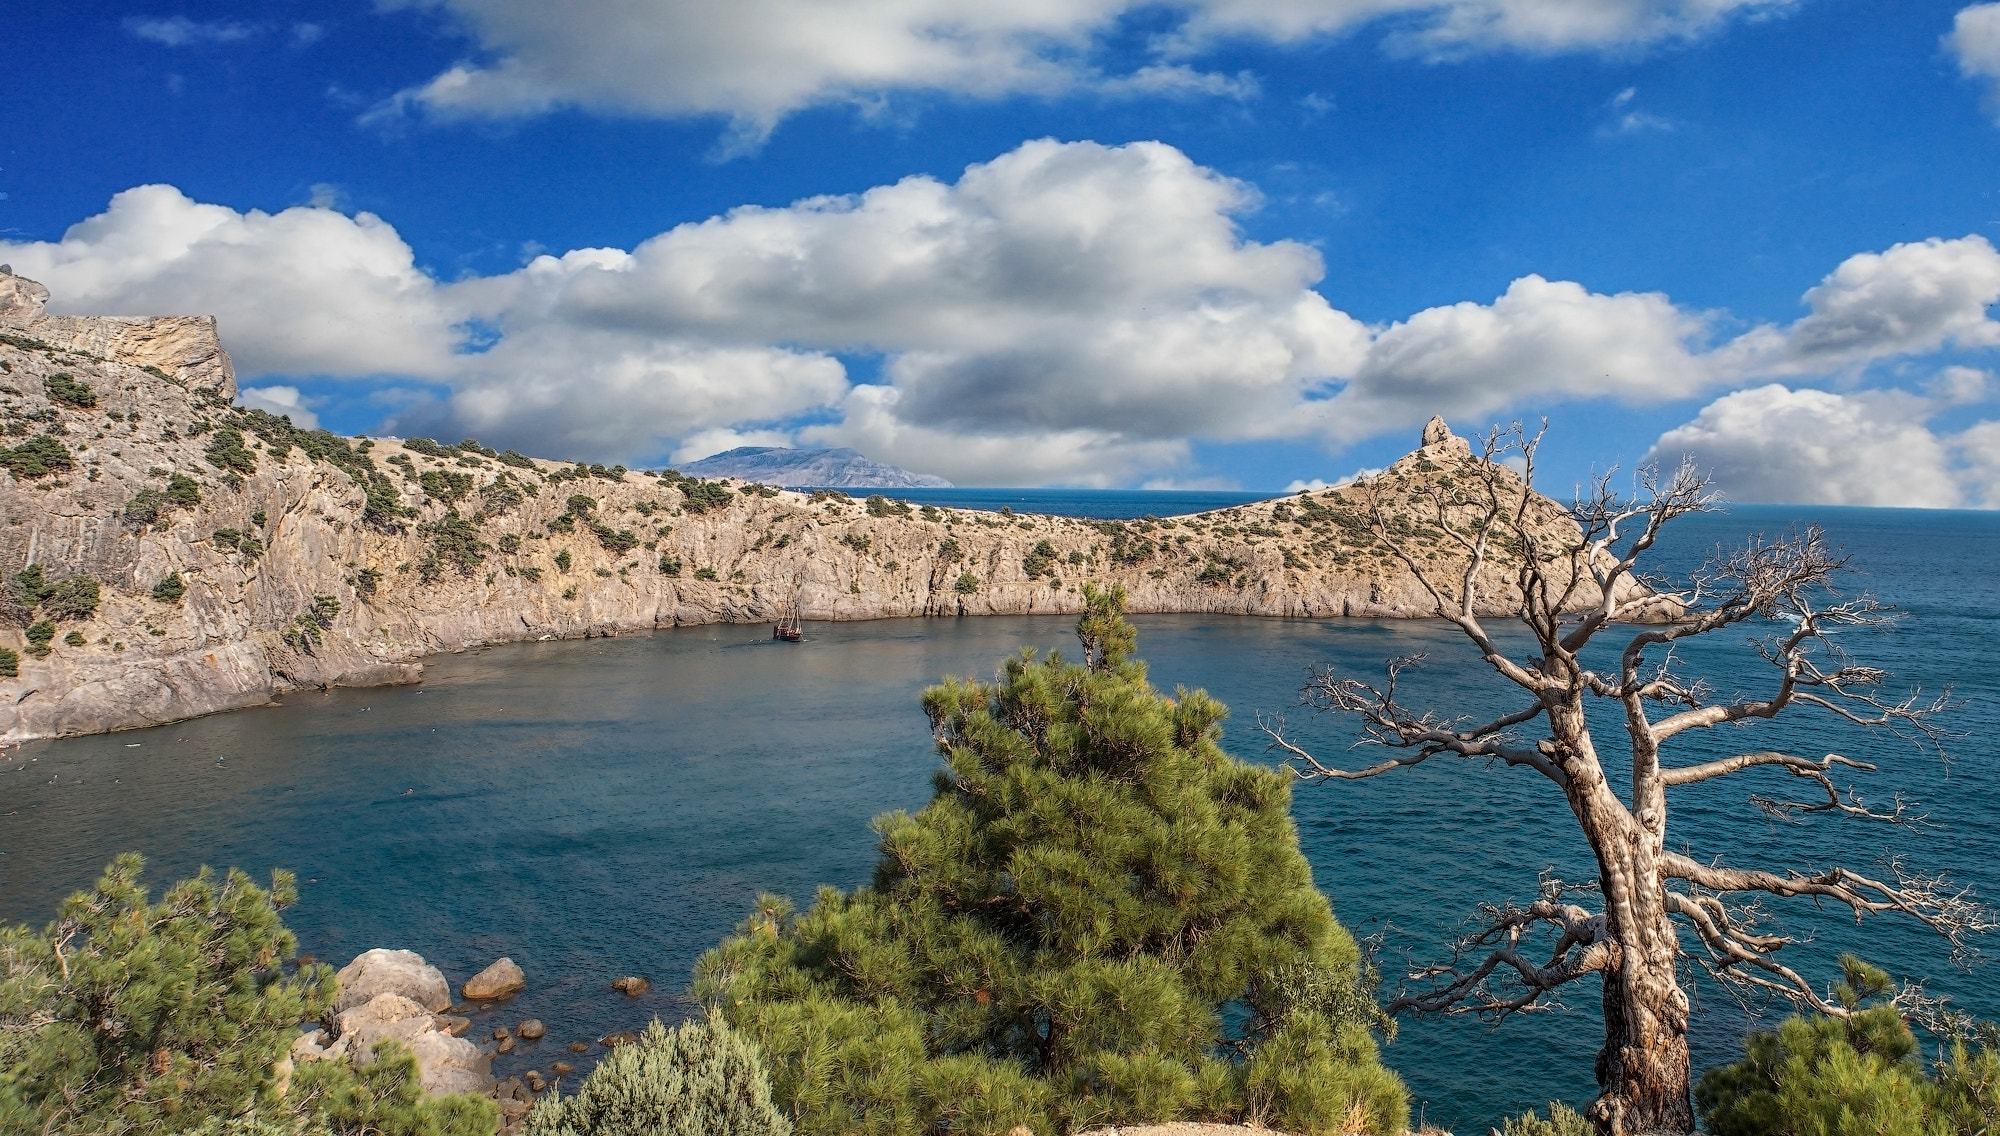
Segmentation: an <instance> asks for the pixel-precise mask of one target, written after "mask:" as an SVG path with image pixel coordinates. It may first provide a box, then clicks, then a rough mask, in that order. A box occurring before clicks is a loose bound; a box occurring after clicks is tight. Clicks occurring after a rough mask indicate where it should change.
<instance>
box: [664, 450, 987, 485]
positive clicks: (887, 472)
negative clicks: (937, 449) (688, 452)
mask: <svg viewBox="0 0 2000 1136" xmlns="http://www.w3.org/2000/svg"><path fill="white" fill-rule="evenodd" d="M680 471H681V472H682V473H685V474H687V475H688V476H690V477H736V478H741V479H743V480H744V481H761V482H764V483H765V484H767V485H785V486H791V485H825V486H829V487H833V488H840V489H949V488H951V482H949V481H946V480H945V479H944V478H942V477H932V476H930V475H929V474H925V473H911V472H910V471H909V470H907V469H898V468H897V467H895V466H893V465H883V464H882V463H881V462H877V461H869V460H868V459H867V458H865V457H863V456H862V455H861V454H860V453H858V452H857V451H854V450H850V449H847V448H845V447H842V448H840V449H837V450H794V449H788V448H786V447H783V446H738V447H736V448H735V449H733V450H724V451H723V452H722V453H719V454H716V455H715V456H714V457H706V458H703V459H701V460H700V461H698V462H689V463H688V464H687V465H684V466H681V467H680Z"/></svg>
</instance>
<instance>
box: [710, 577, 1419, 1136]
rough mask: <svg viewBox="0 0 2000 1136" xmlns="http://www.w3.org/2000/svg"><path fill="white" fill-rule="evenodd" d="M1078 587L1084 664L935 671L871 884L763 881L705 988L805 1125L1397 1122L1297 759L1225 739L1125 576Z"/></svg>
mask: <svg viewBox="0 0 2000 1136" xmlns="http://www.w3.org/2000/svg"><path fill="white" fill-rule="evenodd" d="M1085 594H1086V597H1087V604H1088V610H1087V611H1086V613H1085V615H1084V617H1083V619H1082V620H1081V621H1080V623H1079V626H1078V634H1079V638H1081V639H1083V641H1084V649H1085V657H1086V658H1087V659H1089V660H1090V665H1088V666H1076V665H1070V664H1067V663H1065V662H1063V661H1062V660H1061V659H1060V658H1059V657H1057V656H1054V655H1051V656H1050V657H1049V658H1047V659H1045V660H1041V661H1037V660H1035V659H1034V658H1033V657H1032V654H1031V653H1023V654H1022V655H1019V656H1016V657H1015V658H1012V659H1010V660H1008V661H1007V663H1006V665H1005V668H1004V671H1003V673H1002V675H1001V677H1000V679H999V680H998V682H997V683H995V684H991V685H989V684H985V683H979V682H971V681H961V680H947V681H946V682H945V684H944V685H942V686H937V687H933V688H931V689H930V690H928V691H926V692H925V693H924V710H925V713H926V714H927V715H928V716H929V718H930V721H931V724H932V729H933V733H934V734H935V736H936V738H937V742H938V748H939V751H940V752H941V753H942V754H943V755H944V758H945V762H946V766H947V768H945V769H944V770H942V771H940V772H939V774H938V775H937V777H936V780H935V786H936V789H935V795H934V796H933V798H932V800H931V803H930V805H929V806H928V807H926V808H925V809H924V810H923V811H922V812H920V813H918V814H916V815H915V816H911V815H908V814H905V813H891V814H888V815H886V816H882V817H879V818H877V819H876V821H875V829H876V832H877V833H878V834H879V836H880V847H881V852H882V856H881V860H880V861H879V863H878V865H877V867H876V870H875V875H874V880H873V883H872V885H871V886H869V887H864V888H861V889H858V890H856V891H853V892H847V893H843V892H840V891H838V890H835V889H832V888H822V889H821V891H820V893H819V896H818V898H817V900H816V902H815V903H814V904H813V906H812V909H811V910H809V911H807V912H805V913H804V914H799V915H795V914H794V913H793V909H792V907H791V905H790V904H789V903H788V902H786V901H784V900H782V899H779V898H776V897H769V896H767V897H764V898H763V899H762V900H760V903H759V909H758V910H757V911H756V912H755V913H753V914H752V915H751V916H750V918H749V919H748V920H747V921H746V922H745V923H744V924H743V925H742V927H741V929H740V934H738V935H737V936H735V937H733V938H731V939H729V940H727V941H725V942H724V943H723V944H722V945H720V946H719V947H717V948H716V949H714V950H712V951H710V952H709V953H708V954H707V955H706V956H704V957H703V959H702V960H701V962H700V963H699V964H698V965H697V967H696V972H695V974H696V993H697V995H698V996H699V997H701V998H702V1000H703V1001H705V1002H706V1003H707V1004H709V1005H710V1006H712V1007H716V1008H719V1009H720V1010H721V1011H722V1013H723V1014H724V1015H725V1016H726V1017H727V1019H728V1020H729V1022H730V1023H731V1024H732V1025H734V1026H735V1027H736V1028H737V1029H739V1030H742V1031H743V1032H744V1033H745V1034H747V1035H749V1036H750V1037H751V1038H753V1039H755V1040H756V1041H757V1042H758V1043H759V1045H760V1046H761V1047H762V1049H763V1052H764V1058H765V1062H766V1067H767V1068H768V1069H769V1071H770V1075H771V1082H772V1090H773V1094H774V1097H775V1098H776V1100H777V1102H778V1104H779V1106H780V1107H781V1108H783V1109H785V1110H786V1112H787V1113H788V1114H789V1116H790V1117H791V1119H792V1121H793V1123H794V1125H795V1126H796V1127H797V1129H798V1130H799V1132H800V1133H801V1134H802V1136H836V1134H843V1133H850V1132H853V1133H868V1134H871V1136H917V1134H920V1133H932V1132H940V1131H949V1132H951V1133H953V1134H955V1136H986V1134H1001V1133H1006V1132H1008V1131H1009V1130H1011V1129H1012V1128H1014V1127H1015V1126H1017V1125H1025V1126H1027V1127H1028V1128H1030V1129H1031V1130H1033V1131H1034V1132H1035V1133H1037V1136H1057V1134H1059V1133H1066V1132H1072V1131H1076V1130H1078V1129H1082V1128H1087V1127H1091V1126H1094V1125H1098V1124H1104V1123H1111V1124H1140V1123H1158V1122H1165V1121H1171V1120H1214V1121H1256V1122H1261V1123H1263V1124H1266V1125H1268V1126H1270V1127H1272V1128H1275V1129H1280V1130H1283V1131H1287V1132H1292V1133H1300V1134H1305V1136H1318V1134H1321V1133H1330V1132H1367V1133H1376V1134H1388V1133H1398V1132H1401V1131H1402V1130H1403V1126H1404V1124H1405V1122H1406V1121H1407V1118H1408V1107H1407V1098H1406V1094H1405V1091H1404V1089H1403V1086H1402V1084H1401V1082H1400V1081H1398V1080H1397V1078H1396V1077H1395V1075H1394V1074H1393V1073H1390V1072H1388V1071H1387V1070H1385V1069H1383V1068H1382V1067H1381V1066H1380V1065H1379V1064H1378V1063H1377V1061H1376V1053H1375V1042H1374V1039H1373V1037H1372V1036H1371V1034H1370V1029H1371V1027H1374V1026H1378V1025H1382V1024H1384V1021H1383V1019H1382V1018H1381V1016H1380V1013H1379V1011H1378V1010H1377V1009H1376V1007H1375V1004H1374V1002H1373V1000H1372V995H1371V993H1370V990H1371V987H1372V975H1371V974H1369V973H1368V972H1367V971H1366V969H1365V968H1364V967H1363V966H1362V965H1361V959H1360V954H1359V951H1358V950H1357V948H1356V946H1355V944H1354V941H1353V939H1352V938H1351V937H1349V935H1348V934H1347V932H1346V931H1345V930H1344V929H1342V928H1341V926H1340V925H1339V924H1338V923H1336V922H1335V921H1334V918H1333V912H1332V911H1331V910H1330V909H1329V907H1328V906H1327V903H1326V900H1325V898H1324V897H1322V896H1321V895H1320V894H1319V892H1318V891H1316V890H1315V889H1314V887H1313V883H1312V874H1311V870H1310V867H1309V866H1308V865H1307V863H1306V860H1305V857H1304V856H1303V855H1301V854H1300V852H1299V847H1298V834H1297V831H1296V829H1295V828H1294V827H1293V825H1292V821H1291V818H1290V816H1289V814H1288V811H1287V806H1288V804H1289V802H1290V784H1289V782H1288V781H1287V780H1286V778H1285V776H1284V775H1283V773H1281V772H1280V771H1277V770H1273V769H1267V768H1261V767H1257V766H1252V765H1247V764H1244V763H1242V762H1238V761H1236V760H1234V759H1232V758H1231V757H1229V755H1228V754H1226V753H1224V752H1223V751H1222V749H1221V747H1220V745H1219V744H1218V742H1219V739H1220V737H1221V729H1220V723H1221V721H1222V719H1223V717H1224V715H1225V714H1226V711H1225V710H1224V708H1223V707H1222V705H1221V704H1220V703H1218V702H1216V701H1215V700H1214V699H1212V698H1210V697H1209V696H1208V695H1207V694H1206V693H1204V692H1202V691H1186V690H1182V691H1178V692H1177V694H1176V697H1174V698H1166V697H1163V696H1162V695H1160V694H1159V693H1158V692H1157V691H1155V690H1154V689H1153V688H1152V687H1151V686H1150V685H1148V684H1147V682H1146V671H1145V667H1144V665H1143V664H1141V663H1139V662H1136V661H1132V660H1129V659H1128V658H1127V652H1128V651H1129V650H1130V648H1131V646H1132V642H1133V636H1132V629H1131V625H1130V624H1129V623H1128V622H1126V620H1125V619H1124V617H1123V606H1124V595H1123V593H1122V591H1114V592H1112V593H1110V594H1104V593H1099V592H1097V591H1096V590H1095V589H1091V590H1088V591H1087V592H1086V593H1085ZM1225 1007H1229V1008H1231V1009H1232V1010H1233V1011H1234V1012H1232V1014H1231V1015H1230V1018H1229V1023H1230V1024H1228V1025H1225V1022H1224V1017H1223V1010H1224V1008H1225Z"/></svg>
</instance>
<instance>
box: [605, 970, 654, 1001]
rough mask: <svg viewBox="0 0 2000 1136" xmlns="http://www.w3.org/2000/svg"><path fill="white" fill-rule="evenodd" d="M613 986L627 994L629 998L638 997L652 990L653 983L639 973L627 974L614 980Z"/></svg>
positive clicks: (614, 988)
mask: <svg viewBox="0 0 2000 1136" xmlns="http://www.w3.org/2000/svg"><path fill="white" fill-rule="evenodd" d="M611 988H612V989H613V990H616V991H618V992H619V993H620V994H623V995H625V996H626V997H627V998H637V997H638V996H639V995H641V994H644V993H645V992H646V991H648V990H651V989H652V988H653V984H652V983H651V982H648V981H646V980H645V979H643V978H640V977H638V976H637V975H627V976H626V977H624V978H621V979H618V980H617V981H616V982H613V983H612V984H611Z"/></svg>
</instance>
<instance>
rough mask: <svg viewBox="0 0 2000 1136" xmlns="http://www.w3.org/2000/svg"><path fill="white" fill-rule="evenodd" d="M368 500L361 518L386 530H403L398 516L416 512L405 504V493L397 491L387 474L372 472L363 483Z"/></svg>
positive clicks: (363, 507) (363, 489) (362, 508)
mask: <svg viewBox="0 0 2000 1136" xmlns="http://www.w3.org/2000/svg"><path fill="white" fill-rule="evenodd" d="M361 487H362V491H363V492H365V493H366V494H367V495H368V496H367V501H366V503H365V504H363V505H362V507H361V519H362V520H363V521H365V522H367V523H368V524H370V525H372V526H374V527H375V528H377V529H380V530H382V531H384V532H401V531H403V526H402V524H401V523H400V522H398V520H397V518H398V517H407V516H409V515H410V514H411V513H413V512H415V510H414V509H410V508H408V507H407V506H405V505H404V504H403V495H402V494H401V493H398V492H397V491H396V486H395V483H393V482H391V481H390V480H389V478H388V476H387V475H385V474H380V473H376V474H370V475H369V476H368V478H367V480H365V481H363V482H362V483H361Z"/></svg>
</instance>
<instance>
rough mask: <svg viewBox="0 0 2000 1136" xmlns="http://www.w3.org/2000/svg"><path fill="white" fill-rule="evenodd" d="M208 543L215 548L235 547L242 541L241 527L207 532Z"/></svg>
mask: <svg viewBox="0 0 2000 1136" xmlns="http://www.w3.org/2000/svg"><path fill="white" fill-rule="evenodd" d="M208 540H209V543H210V544H213V545H215V547H217V548H235V547H237V546H238V545H239V544H241V543H242V542H243V531H242V530H241V529H217V530H215V531H214V532H213V533H211V534H209V538H208Z"/></svg>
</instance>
